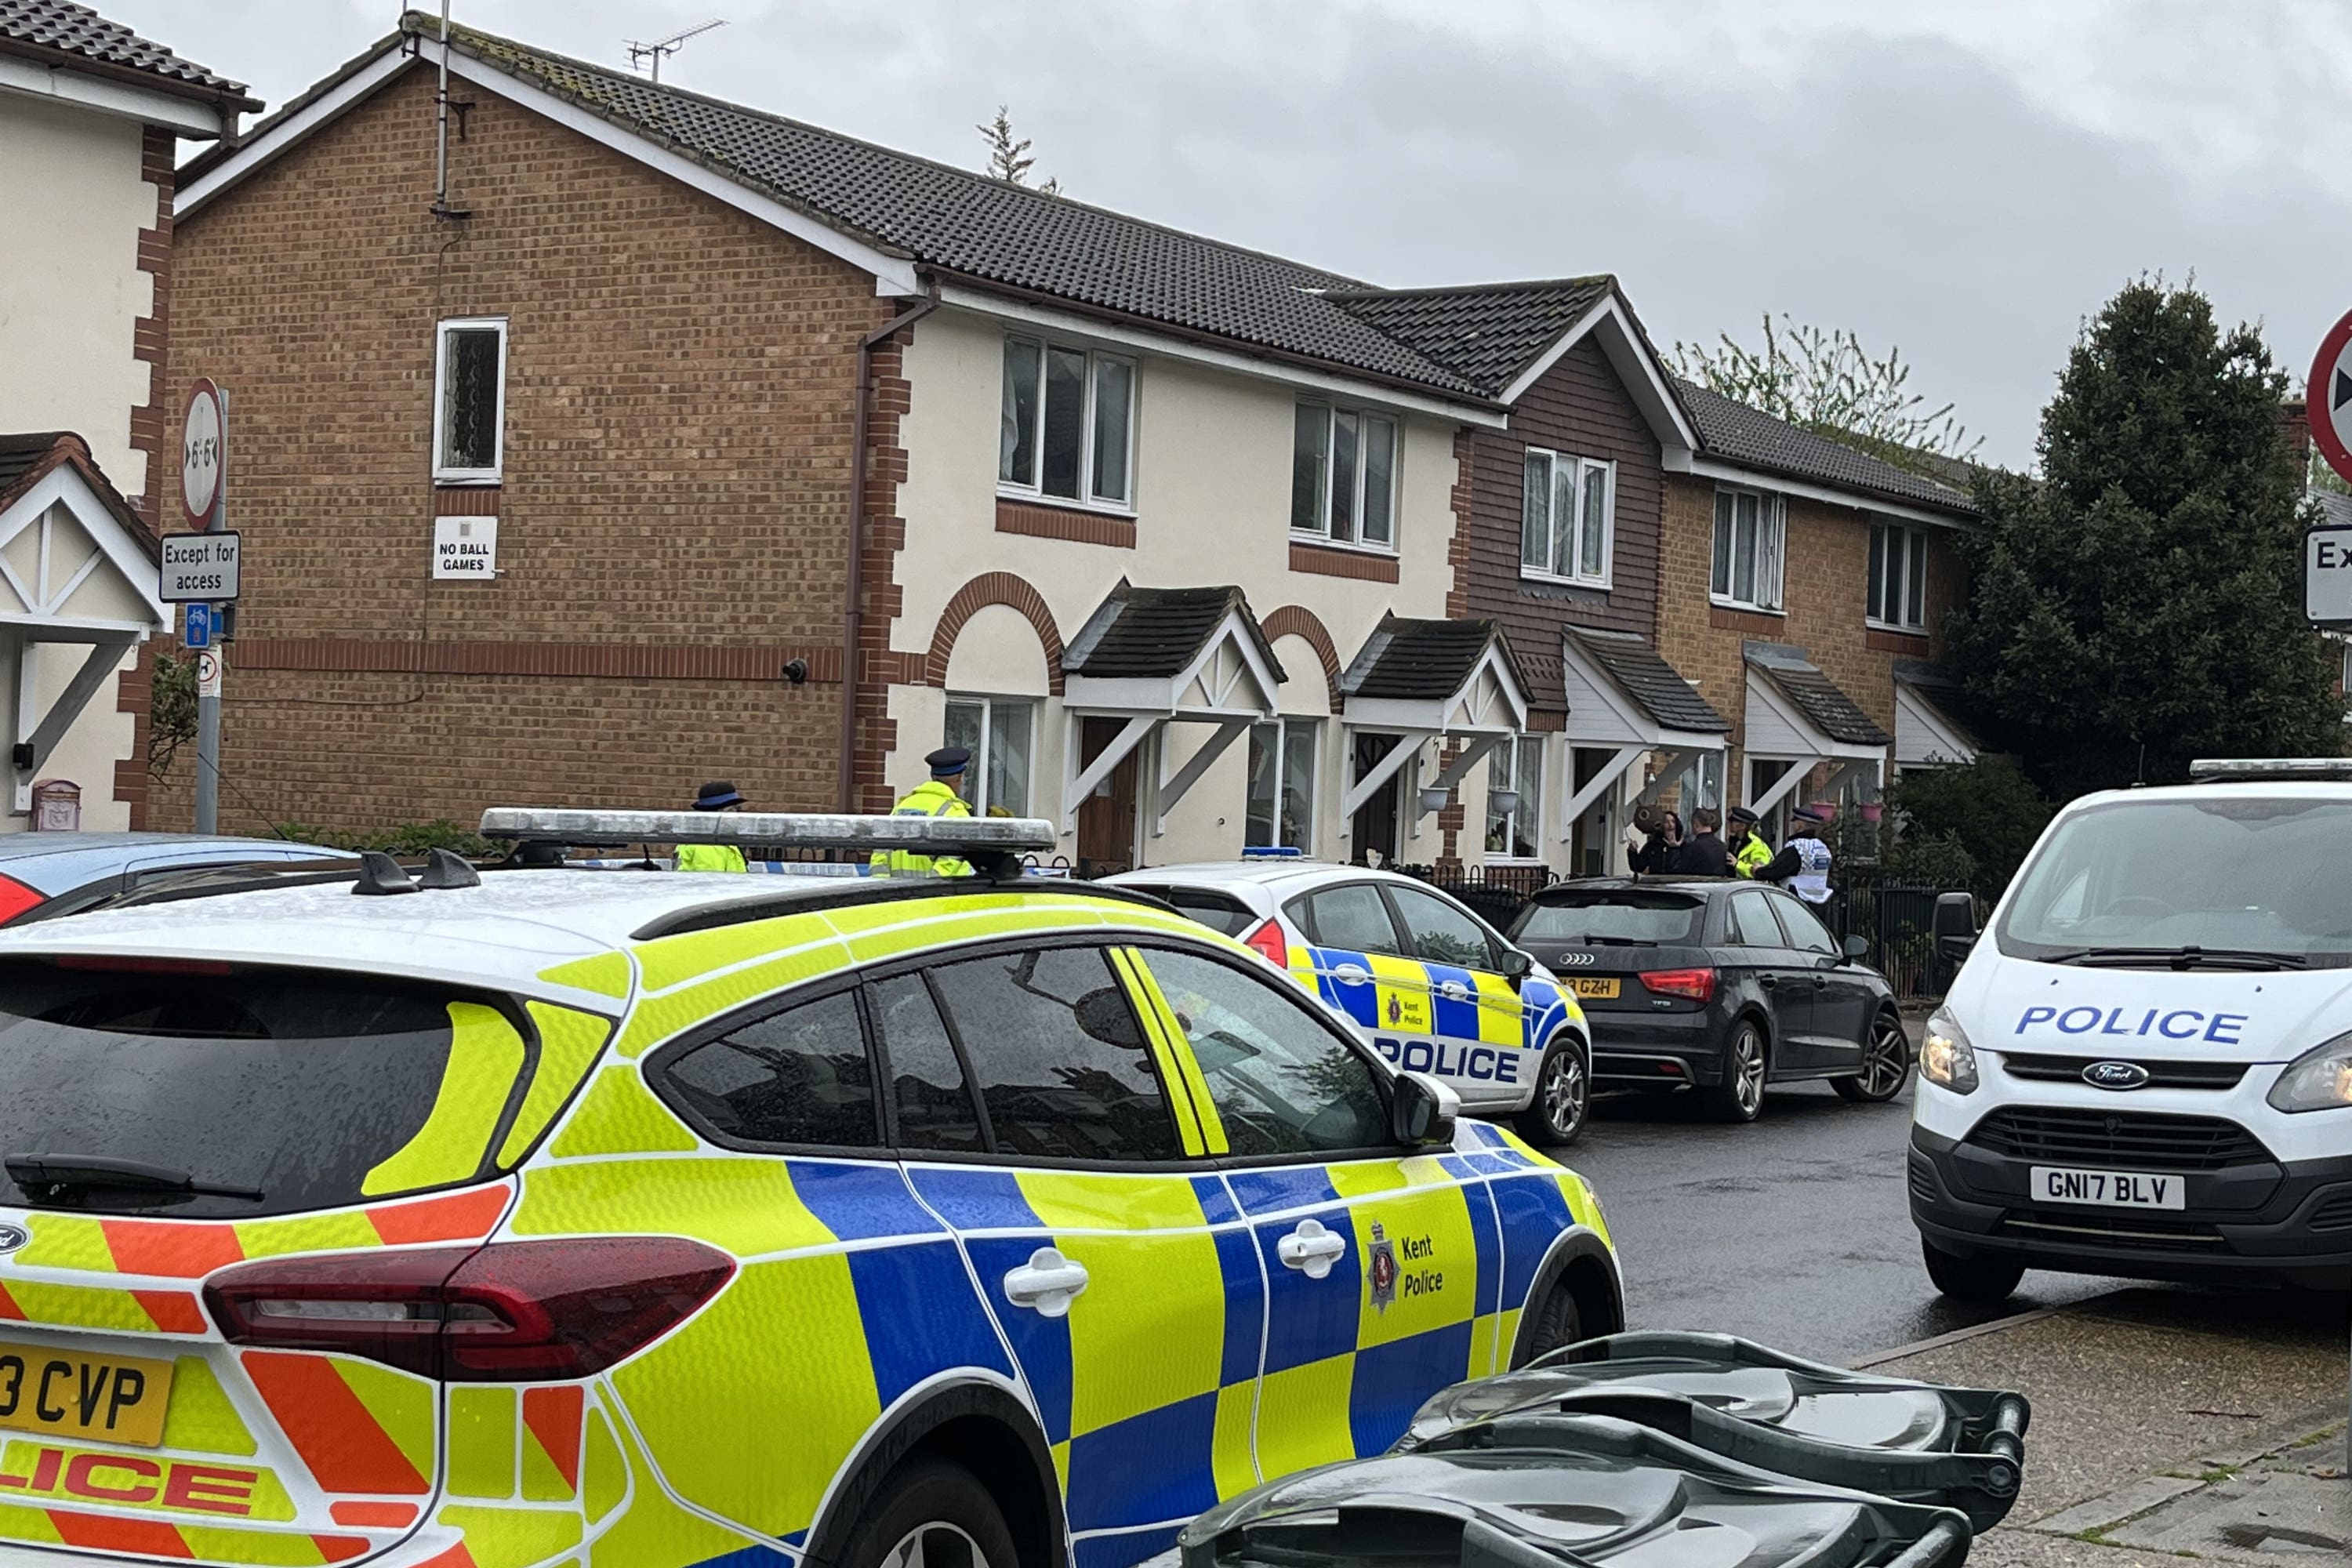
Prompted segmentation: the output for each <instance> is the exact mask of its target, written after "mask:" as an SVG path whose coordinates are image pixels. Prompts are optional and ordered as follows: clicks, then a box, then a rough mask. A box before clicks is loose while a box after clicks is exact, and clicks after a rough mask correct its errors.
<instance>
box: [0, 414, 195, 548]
mask: <svg viewBox="0 0 2352 1568" xmlns="http://www.w3.org/2000/svg"><path fill="white" fill-rule="evenodd" d="M67 466H71V467H72V468H76V469H79V471H80V473H81V476H82V478H84V479H87V480H89V487H90V489H93V490H95V491H96V492H97V493H98V499H99V500H100V501H101V502H103V503H104V504H105V506H106V509H107V510H109V511H110V512H112V513H113V514H114V515H115V518H116V520H117V521H120V522H121V524H122V526H123V527H124V528H125V529H127V530H128V531H130V534H131V538H133V539H135V540H137V541H138V542H140V543H141V544H142V545H143V546H145V547H146V549H147V551H148V552H149V553H151V554H152V553H154V552H155V551H156V548H157V547H156V544H155V541H154V534H153V532H152V531H151V530H150V529H149V528H148V526H147V524H146V522H145V521H143V520H142V518H141V517H140V516H139V514H138V512H136V511H135V510H132V509H131V502H130V501H129V500H125V499H124V498H123V494H122V492H121V490H119V489H115V488H114V481H113V480H111V479H108V478H107V477H106V473H105V470H103V469H101V468H100V467H99V466H98V461H97V459H96V458H92V457H91V456H90V455H89V445H88V444H87V443H86V442H84V441H83V440H82V438H81V437H79V436H77V435H75V434H74V433H73V432H72V431H70V430H37V431H28V432H24V433H10V432H0V511H5V510H8V509H9V508H10V507H12V506H14V505H16V502H17V500H19V499H20V498H21V497H23V496H24V494H25V493H26V491H28V490H30V489H32V488H33V487H34V486H35V485H37V484H38V483H39V482H40V481H41V480H42V479H45V478H46V477H47V475H48V474H49V473H50V472H51V470H53V469H56V468H63V467H67Z"/></svg>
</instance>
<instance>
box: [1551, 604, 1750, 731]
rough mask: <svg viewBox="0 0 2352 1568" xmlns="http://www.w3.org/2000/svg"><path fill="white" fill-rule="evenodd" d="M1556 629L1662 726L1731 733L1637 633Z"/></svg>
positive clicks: (1727, 726)
mask: <svg viewBox="0 0 2352 1568" xmlns="http://www.w3.org/2000/svg"><path fill="white" fill-rule="evenodd" d="M1560 631H1561V635H1562V637H1565V638H1566V640H1567V641H1569V642H1571V643H1573V644H1575V645H1576V648H1577V651H1578V652H1580V653H1581V654H1583V655H1584V657H1585V658H1589V659H1591V661H1592V662H1593V663H1595V664H1597V665H1599V666H1600V667H1601V668H1602V669H1603V670H1605V671H1607V672H1608V676H1609V679H1612V680H1613V681H1615V682H1616V683H1617V685H1618V686H1619V688H1621V689H1622V690H1623V691H1624V693H1625V695H1626V696H1628V697H1631V698H1632V699H1633V700H1634V701H1636V702H1638V703H1640V704H1641V705H1642V709H1643V711H1644V712H1646V713H1648V714H1649V716H1650V717H1651V718H1653V719H1654V720H1656V721H1658V723H1659V724H1660V725H1662V726H1663V727H1664V728H1666V729H1668V730H1683V731H1690V732H1692V733H1695V734H1706V735H1727V734H1729V733H1730V732H1731V725H1730V722H1729V721H1727V720H1726V719H1725V718H1724V716H1723V715H1722V714H1720V713H1718V712H1717V711H1716V710H1715V706H1714V704H1712V703H1710V702H1709V701H1707V700H1706V698H1704V697H1701V696H1700V695H1699V694H1698V688H1696V687H1695V686H1693V685H1692V684H1691V683H1690V682H1689V681H1687V680H1685V679H1683V678H1682V676H1681V675H1679V674H1678V673H1676V672H1675V667H1674V666H1673V665H1671V664H1668V663H1667V662H1666V661H1665V660H1664V658H1660V657H1659V655H1658V651H1657V649H1655V648H1654V647H1651V646H1650V645H1649V644H1648V643H1646V642H1643V640H1642V639H1641V638H1640V637H1635V636H1633V634H1632V633H1630V632H1603V631H1594V630H1591V629H1590V628H1587V627H1584V626H1563V627H1561V628H1560Z"/></svg>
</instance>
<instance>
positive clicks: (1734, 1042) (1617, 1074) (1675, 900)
mask: <svg viewBox="0 0 2352 1568" xmlns="http://www.w3.org/2000/svg"><path fill="white" fill-rule="evenodd" d="M1510 938H1511V941H1512V942H1513V943H1515V944H1516V945H1517V946H1519V947H1521V948H1524V949H1525V950H1527V952H1529V953H1532V954H1533V955H1534V956H1535V957H1536V959H1537V960H1538V962H1539V963H1542V964H1543V965H1544V966H1545V967H1546V968H1548V969H1549V970H1550V971H1551V972H1552V973H1554V974H1556V975H1558V976H1559V982H1560V984H1562V985H1564V986H1566V987H1568V988H1569V989H1570V990H1572V991H1574V992H1575V993H1576V995H1577V1000H1578V1001H1579V1002H1580V1003H1581V1004H1582V1005H1583V1007H1584V1016H1585V1019H1586V1021H1587V1023H1588V1024H1589V1025H1590V1026H1591V1031H1592V1076H1593V1079H1594V1085H1595V1087H1596V1088H1602V1089H1612V1088H1613V1089H1625V1088H1640V1089H1654V1090H1666V1089H1693V1090H1695V1091H1696V1092H1697V1093H1698V1094H1699V1095H1701V1096H1702V1097H1704V1098H1705V1099H1706V1101H1707V1103H1708V1105H1709V1107H1710V1109H1712V1110H1714V1111H1715V1112H1716V1113H1717V1115H1719V1116H1721V1117H1723V1118H1724V1119H1725V1120H1727V1121H1754V1120H1756V1116H1757V1113H1758V1112H1759V1111H1760V1110H1762V1109H1763V1107H1764V1092H1765V1087H1766V1085H1768V1084H1772V1083H1790V1082H1794V1081H1797V1080H1800V1079H1828V1080H1829V1083H1830V1086H1831V1087H1832V1089H1836V1090H1837V1092H1838V1093H1839V1095H1841V1096H1842V1097H1843V1098H1844V1099H1847V1100H1863V1101H1867V1102H1871V1103H1876V1102H1879V1101H1883V1100H1892V1099H1894V1098H1895V1096H1896V1095H1897V1094H1900V1093H1901V1092H1902V1091H1903V1086H1904V1085H1905V1084H1906V1082H1908V1081H1909V1079H1910V1076H1911V1047H1910V1041H1909V1039H1908V1038H1907V1037H1906V1036H1905V1034H1904V1032H1903V1020H1902V1017H1901V1016H1900V1015H1899V1014H1898V1013H1897V1012H1896V1011H1895V994H1894V991H1893V990H1892V989H1891V988H1890V987H1889V986H1888V985H1887V984H1886V981H1885V977H1884V976H1883V975H1881V974H1880V973H1878V971H1876V970H1874V969H1872V968H1870V967H1869V966H1868V965H1866V964H1864V963H1862V962H1860V959H1859V957H1858V956H1857V955H1858V954H1859V953H1860V952H1861V951H1862V948H1863V943H1862V942H1861V939H1860V938H1851V939H1849V940H1848V942H1847V943H1846V944H1844V946H1843V947H1842V946H1841V945H1840V943H1839V942H1838V941H1837V939H1836V938H1835V937H1833V936H1832V935H1831V934H1830V930H1829V927H1827V926H1826V925H1823V924H1822V921H1821V918H1820V917H1819V916H1817V915H1815V914H1814V913H1813V911H1812V910H1810V909H1808V908H1807V907H1806V906H1805V905H1804V904H1803V903H1802V902H1801V901H1800V900H1798V899H1796V898H1795V897H1793V896H1791V895H1790V893H1788V892H1786V891H1784V890H1783V889H1780V888H1776V887H1768V886H1764V885H1761V884H1759V883H1755V882H1745V881H1735V880H1730V879H1701V878H1694V879H1656V880H1653V879H1642V880H1639V881H1627V880H1624V879H1616V878H1594V879H1585V880H1580V881H1572V882H1559V883H1555V884H1554V885H1552V886H1551V887H1549V888H1546V889H1543V890H1542V891H1541V892H1538V893H1537V894H1536V895H1535V897H1534V898H1533V899H1532V900H1529V901H1528V905H1527V907H1526V908H1525V909H1523V910H1520V911H1519V915H1518V918H1517V920H1516V921H1513V922H1512V925H1511V930H1510Z"/></svg>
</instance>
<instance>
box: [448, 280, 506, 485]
mask: <svg viewBox="0 0 2352 1568" xmlns="http://www.w3.org/2000/svg"><path fill="white" fill-rule="evenodd" d="M506 384H507V324H506V321H505V320H504V319H503V318H498V317H489V318H483V319H480V320H469V321H444V322H442V323H441V331H440V336H439V338H438V340H437V342H436V345H435V349H434V355H433V477H434V478H435V479H449V480H457V481H461V482H462V481H466V480H475V481H479V480H485V479H497V478H498V477H499V470H500V468H501V465H502V464H503V463H504V462H505V459H506V437H505V423H506V419H505V416H506Z"/></svg>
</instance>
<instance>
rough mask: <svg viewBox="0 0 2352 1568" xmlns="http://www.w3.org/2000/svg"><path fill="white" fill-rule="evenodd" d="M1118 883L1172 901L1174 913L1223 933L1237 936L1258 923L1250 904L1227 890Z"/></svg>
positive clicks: (1156, 897)
mask: <svg viewBox="0 0 2352 1568" xmlns="http://www.w3.org/2000/svg"><path fill="white" fill-rule="evenodd" d="M1119 885H1120V886H1121V887H1125V888H1129V889H1133V890H1134V891H1136V892H1139V893H1149V894H1150V895H1151V896H1152V897H1153V898H1155V899H1160V900H1164V901H1166V902H1168V903H1171V904H1173V905H1174V906H1175V907H1176V912H1177V913H1179V914H1181V915H1183V916H1185V917H1186V918H1187V919H1190V920H1195V921H1200V922H1201V923H1202V925H1204V926H1207V927H1208V928H1209V929H1210V930H1211V931H1223V933H1224V934H1225V935H1227V936H1240V935H1242V934H1243V933H1244V932H1245V931H1250V930H1252V929H1254V928H1255V926H1257V925H1258V924H1259V923H1260V921H1259V917H1258V916H1257V915H1256V914H1255V913H1254V912H1252V910H1250V907H1249V906H1248V905H1247V904H1244V903H1243V902H1242V901H1241V900H1239V899H1236V898H1234V896H1233V895H1232V894H1230V893H1213V892H1210V891H1208V890H1207V889H1203V888H1170V887H1145V886H1143V885H1142V884H1140V883H1135V882H1123V883H1121V884H1119Z"/></svg>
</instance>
